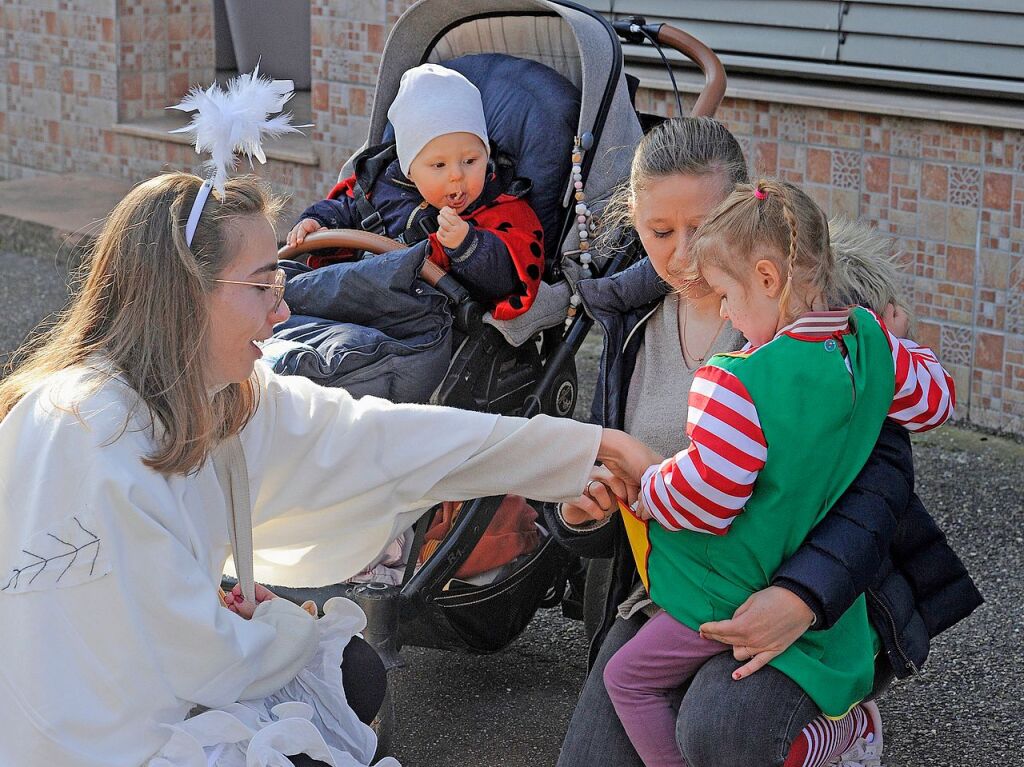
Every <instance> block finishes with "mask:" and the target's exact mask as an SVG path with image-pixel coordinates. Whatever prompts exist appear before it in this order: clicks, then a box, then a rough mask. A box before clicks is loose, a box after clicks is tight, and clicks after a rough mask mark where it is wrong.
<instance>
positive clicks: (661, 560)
mask: <svg viewBox="0 0 1024 767" xmlns="http://www.w3.org/2000/svg"><path fill="white" fill-rule="evenodd" d="M850 331H851V332H850V333H849V335H844V336H843V337H842V342H841V344H845V347H846V349H847V351H848V354H849V363H850V367H851V368H852V373H853V374H852V376H851V374H850V371H849V370H848V369H847V367H846V364H845V362H844V359H843V354H842V345H841V344H840V343H837V342H836V341H835V340H834V339H831V338H828V339H826V338H824V337H821V336H819V337H817V338H815V339H814V340H809V339H801V338H796V337H791V336H788V335H785V334H784V335H780V336H778V337H777V338H775V339H774V340H772V341H771V342H770V343H768V344H766V345H765V346H763V347H761V348H760V349H758V350H756V351H755V352H754V353H751V354H744V353H737V354H722V355H716V356H715V357H713V358H712V359H711V360H710V362H709V364H711V365H715V366H718V367H720V368H723V369H725V370H727V371H729V372H731V373H732V374H733V375H735V376H736V377H737V378H738V379H739V380H740V381H741V382H742V383H743V385H744V386H745V387H746V388H747V391H748V392H749V394H750V396H751V398H752V399H753V402H754V406H755V407H756V409H757V413H758V417H759V418H760V421H761V427H762V429H763V431H764V436H765V440H766V442H767V445H768V452H767V459H766V461H765V466H764V468H763V469H762V470H761V472H760V474H759V475H758V477H757V480H756V482H755V484H754V489H753V495H752V496H751V498H750V500H749V501H748V502H747V504H746V506H745V508H744V509H743V511H742V512H741V513H740V514H739V516H738V517H736V519H735V520H734V522H733V524H732V526H731V528H730V529H729V531H728V532H727V533H726V534H725V535H721V536H718V535H709V534H701V533H695V532H692V531H687V530H683V531H678V532H670V531H668V530H665V529H664V528H662V527H661V526H660V525H658V524H649V525H648V536H649V544H650V550H649V552H648V560H647V563H646V564H647V572H648V577H649V579H650V585H651V597H652V599H653V600H654V601H655V602H656V603H657V604H658V605H660V606H661V607H663V608H664V609H665V610H667V611H668V613H669V614H670V615H672V616H673V617H675V618H676V619H677V620H679V621H681V622H682V623H684V624H685V625H687V626H689V627H690V628H693V629H696V628H697V627H698V626H700V624H702V623H704V622H706V621H711V620H723V619H726V618H731V617H732V615H733V613H734V612H735V610H736V608H738V607H739V606H740V605H741V604H742V603H743V602H744V601H745V600H746V599H747V597H749V596H750V595H751V594H753V593H754V592H756V591H759V590H761V589H763V588H765V587H767V586H768V585H769V584H770V582H771V578H772V575H773V574H774V573H775V571H776V570H777V569H778V567H779V566H780V565H781V564H782V563H783V562H784V561H785V560H786V559H788V558H789V557H790V556H791V555H792V554H793V553H794V552H795V551H796V550H797V548H798V547H799V546H800V544H801V543H802V542H803V540H804V539H805V538H806V537H807V534H808V533H809V532H810V530H811V529H812V528H813V527H814V526H815V525H816V524H817V523H818V522H819V521H820V520H821V519H822V518H823V517H824V516H825V514H826V513H827V512H828V510H829V508H831V506H832V505H833V504H834V503H835V501H836V500H837V499H838V498H839V496H840V495H842V493H843V491H844V490H846V488H847V487H848V486H849V484H850V483H851V482H852V481H853V479H854V478H855V477H856V476H857V474H858V473H859V472H860V470H861V469H862V468H863V466H864V464H865V463H866V461H867V459H868V456H869V454H870V453H871V450H872V448H873V447H874V444H875V442H876V441H877V439H878V434H879V431H880V430H881V426H882V421H883V420H884V419H885V417H886V414H887V413H888V411H889V408H890V406H891V404H892V398H893V392H894V389H895V373H894V370H893V362H892V352H891V351H890V348H889V344H888V341H887V340H886V337H885V335H884V332H883V331H882V329H881V328H880V327H879V325H878V323H877V322H876V321H875V320H874V318H873V317H871V315H870V314H869V313H868V312H866V311H865V310H863V309H853V310H852V311H851V315H850ZM874 648H875V636H874V632H873V630H872V629H871V627H870V624H869V623H868V617H867V608H866V605H865V601H864V597H863V596H861V597H859V598H858V599H857V600H856V602H854V604H853V606H852V607H850V609H849V610H847V611H846V613H844V614H843V616H842V617H841V618H840V619H839V620H838V621H837V622H836V624H835V626H833V627H832V628H830V629H828V630H825V631H808V632H806V633H805V634H804V635H803V636H802V637H801V638H800V639H798V640H797V641H796V642H795V643H794V644H793V645H792V646H791V647H789V649H787V650H786V651H785V652H784V653H782V654H781V655H779V656H778V657H777V658H775V659H774V660H773V661H771V665H773V666H775V667H776V668H778V669H779V670H780V671H782V672H783V673H784V674H786V675H787V676H789V677H790V678H792V679H793V680H794V681H795V682H796V683H797V684H799V685H800V687H801V688H803V690H804V691H806V692H807V694H808V695H809V696H810V697H811V699H812V700H814V702H815V703H816V704H817V705H818V706H819V708H821V710H822V712H823V713H825V714H826V715H828V716H833V717H837V716H842V715H843V714H845V713H846V712H847V711H848V710H849V708H850V707H851V706H852V705H854V704H855V703H857V702H858V701H860V700H862V699H863V698H864V697H865V696H866V695H867V694H868V692H870V690H871V685H872V680H873V673H874V662H873V661H874Z"/></svg>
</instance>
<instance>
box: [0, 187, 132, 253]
mask: <svg viewBox="0 0 1024 767" xmlns="http://www.w3.org/2000/svg"><path fill="white" fill-rule="evenodd" d="M131 186H132V185H131V184H130V183H128V182H127V181H122V180H120V179H112V178H104V177H102V176H92V175H87V174H81V173H71V174H65V175H52V176H36V177H34V178H24V179H18V180H15V181H2V182H0V251H6V252H8V253H21V254H25V255H34V256H39V257H41V258H44V259H50V258H56V259H57V260H58V261H60V262H63V263H65V264H73V263H76V262H77V261H78V259H79V257H80V256H81V252H82V250H83V248H84V247H86V246H87V245H88V243H89V242H91V241H92V240H93V239H94V238H95V237H96V234H97V233H98V232H99V228H100V226H101V224H102V222H103V220H104V219H105V218H106V217H107V215H108V214H109V213H110V211H111V210H113V208H114V206H115V205H117V203H118V202H119V201H120V200H121V198H122V197H124V196H125V194H127V193H128V190H129V189H131Z"/></svg>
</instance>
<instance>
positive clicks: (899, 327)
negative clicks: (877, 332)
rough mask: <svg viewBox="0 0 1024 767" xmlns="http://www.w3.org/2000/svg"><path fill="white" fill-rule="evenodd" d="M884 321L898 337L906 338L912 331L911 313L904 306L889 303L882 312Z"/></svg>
mask: <svg viewBox="0 0 1024 767" xmlns="http://www.w3.org/2000/svg"><path fill="white" fill-rule="evenodd" d="M882 322H884V323H885V327H886V328H887V329H888V330H889V332H890V333H892V334H893V335H894V336H896V337H897V338H906V337H907V333H909V332H910V315H909V314H907V312H906V310H905V309H904V308H903V307H902V306H897V305H896V304H888V305H886V307H885V310H884V311H883V312H882Z"/></svg>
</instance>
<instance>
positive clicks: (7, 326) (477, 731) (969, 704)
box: [0, 251, 1024, 767]
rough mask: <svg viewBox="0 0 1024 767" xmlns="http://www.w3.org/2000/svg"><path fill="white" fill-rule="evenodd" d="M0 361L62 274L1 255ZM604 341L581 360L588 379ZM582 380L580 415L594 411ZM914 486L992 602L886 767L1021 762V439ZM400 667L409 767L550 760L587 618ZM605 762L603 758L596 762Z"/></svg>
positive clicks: (916, 711) (400, 718) (915, 706)
mask: <svg viewBox="0 0 1024 767" xmlns="http://www.w3.org/2000/svg"><path fill="white" fill-rule="evenodd" d="M0 275H3V279H0V305H3V306H4V307H5V308H6V322H5V323H3V326H2V327H0V363H2V362H4V361H5V360H6V358H7V355H8V354H9V352H10V351H11V350H12V349H14V348H15V347H16V346H17V345H18V344H19V343H20V342H21V341H22V340H23V339H24V338H25V336H26V335H27V334H28V333H29V332H30V330H31V329H32V327H33V326H34V325H35V323H37V322H39V321H40V320H41V319H43V318H44V317H46V316H47V315H48V314H49V313H51V312H52V311H54V310H55V309H57V308H59V307H60V306H61V304H62V303H63V302H64V297H65V285H66V281H67V277H66V273H65V272H64V271H63V269H61V267H60V266H59V265H58V264H57V263H56V262H53V263H48V262H45V261H41V260H39V259H36V258H29V257H26V256H20V255H16V254H12V253H4V252H2V251H0ZM597 352H598V341H597V339H596V338H592V339H591V340H589V341H588V344H587V346H586V347H585V348H584V349H583V351H582V352H581V353H580V355H579V356H578V358H577V364H578V365H579V368H580V378H581V379H582V380H583V381H584V383H585V384H586V383H588V382H592V380H593V376H594V371H595V368H596V358H597ZM591 396H592V389H590V388H589V387H585V390H584V391H583V392H582V393H581V398H580V400H581V404H580V405H579V406H578V407H577V417H581V416H582V415H583V413H585V412H586V410H587V409H588V404H589V401H590V397H591ZM915 454H916V458H917V473H918V490H919V492H920V494H921V496H922V498H924V500H925V502H926V504H927V505H928V507H929V508H930V509H931V511H932V513H933V514H935V516H936V517H937V518H938V520H939V521H940V523H941V524H942V526H943V529H945V531H946V532H947V534H948V535H949V538H950V540H951V542H952V543H953V546H954V548H955V549H956V550H957V551H958V552H959V553H960V555H961V556H962V557H963V559H964V561H965V562H966V563H967V566H968V568H969V569H970V571H971V573H972V574H973V576H974V578H975V580H976V581H977V583H978V585H979V587H980V588H981V590H982V592H983V593H984V595H985V597H986V599H987V603H986V604H985V605H984V606H982V607H981V608H980V609H979V610H978V611H977V612H976V613H975V614H974V615H973V616H971V618H970V619H968V620H967V621H965V622H963V623H961V624H960V625H958V626H955V627H954V628H952V629H951V630H949V631H948V632H946V633H945V634H944V635H943V636H941V637H939V638H938V639H937V640H936V642H935V643H934V645H933V648H932V656H931V659H930V661H929V663H928V666H927V669H926V671H925V673H924V674H922V675H921V676H919V677H917V678H915V679H914V680H911V681H908V682H904V683H900V684H898V685H896V686H895V687H894V688H893V689H892V690H891V691H890V692H889V693H888V694H887V695H886V696H885V698H884V699H883V700H882V701H881V702H880V707H881V710H882V715H883V718H884V721H885V727H886V729H885V736H886V764H887V765H889V767H933V766H934V767H938V766H939V765H943V766H944V765H955V766H956V767H1024V704H1022V703H1021V698H1022V696H1024V671H1022V669H1021V666H1020V664H1019V663H1018V661H1016V660H1014V659H1015V658H1016V659H1019V658H1020V657H1021V649H1020V648H1021V640H1022V639H1024V637H1022V636H1021V632H1022V626H1024V587H1022V582H1021V578H1020V575H1019V574H1020V572H1021V571H1022V570H1024V509H1022V505H1021V493H1020V490H1019V484H1020V481H1021V477H1022V476H1024V445H1022V444H1020V443H1019V442H1013V441H1010V440H1006V439H1001V438H997V437H990V436H986V435H983V434H980V433H977V432H974V431H968V430H963V429H957V428H953V427H947V428H944V429H941V430H939V432H937V433H935V434H934V435H926V436H925V437H923V438H920V439H917V440H916V449H915ZM403 657H404V659H405V661H406V665H405V667H403V668H400V669H398V670H396V671H395V672H394V673H393V674H392V696H393V699H394V701H395V703H396V708H397V712H398V714H397V718H396V727H395V737H394V743H395V744H396V745H395V747H394V753H395V755H396V756H398V757H399V759H401V761H402V763H403V765H405V767H436V766H437V765H449V764H458V765H460V767H492V766H493V767H498V766H499V765H500V767H526V766H527V765H531V766H532V765H553V764H554V762H555V759H556V758H557V755H558V748H559V745H560V743H561V739H562V735H563V733H564V731H565V727H566V725H567V723H568V720H569V715H570V712H571V709H572V706H573V704H574V703H575V700H576V694H577V692H578V690H579V687H580V685H581V684H582V681H583V678H584V675H585V673H586V641H585V638H584V636H583V628H582V624H581V623H579V622H576V621H570V620H567V619H565V618H563V617H562V615H561V613H560V611H559V610H558V609H557V608H556V609H552V610H542V611H540V612H539V613H538V615H537V616H536V618H535V619H534V621H533V622H532V623H531V624H530V626H529V627H528V628H527V629H526V631H525V632H524V633H523V635H522V636H521V637H520V638H519V639H518V640H516V641H515V642H514V643H513V644H512V645H511V646H510V647H509V648H508V649H506V650H505V651H503V652H501V653H498V654H496V655H491V656H469V655H460V654H456V653H450V652H442V651H438V650H428V649H423V648H415V647H411V648H406V649H405V650H404V651H403ZM595 767H596V766H595Z"/></svg>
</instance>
